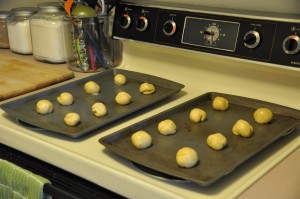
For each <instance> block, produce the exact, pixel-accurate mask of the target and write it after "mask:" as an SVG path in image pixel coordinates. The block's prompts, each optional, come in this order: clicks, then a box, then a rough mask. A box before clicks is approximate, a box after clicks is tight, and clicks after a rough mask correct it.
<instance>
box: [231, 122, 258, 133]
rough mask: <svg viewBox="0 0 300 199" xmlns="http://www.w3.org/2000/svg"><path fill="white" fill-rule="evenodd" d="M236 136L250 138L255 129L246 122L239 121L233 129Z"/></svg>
mask: <svg viewBox="0 0 300 199" xmlns="http://www.w3.org/2000/svg"><path fill="white" fill-rule="evenodd" d="M232 133H233V134H234V135H240V136H242V137H250V136H251V135H252V133H253V127H252V126H251V125H250V124H249V123H248V122H247V121H245V120H238V121H237V122H236V123H235V124H234V125H233V127H232Z"/></svg>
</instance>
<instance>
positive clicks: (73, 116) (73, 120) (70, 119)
mask: <svg viewBox="0 0 300 199" xmlns="http://www.w3.org/2000/svg"><path fill="white" fill-rule="evenodd" d="M79 121H80V116H79V114H78V113H74V112H70V113H67V114H66V115H65V118H64V122H65V123H66V125H68V126H76V125H77V124H78V123H79Z"/></svg>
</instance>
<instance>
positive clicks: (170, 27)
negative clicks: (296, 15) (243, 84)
mask: <svg viewBox="0 0 300 199" xmlns="http://www.w3.org/2000/svg"><path fill="white" fill-rule="evenodd" d="M240 16H241V15H239V16H238V17H236V16H226V15H224V14H222V13H220V14H207V13H201V12H197V13H195V12H187V11H179V10H169V9H162V8H154V7H143V6H136V5H126V4H121V5H118V6H117V8H116V13H115V20H114V26H113V36H114V37H115V38H120V39H130V40H137V41H143V42H148V43H154V44H159V45H165V46H172V47H176V48H183V49H189V50H194V51H200V52H206V53H212V54H219V55H224V56H231V57H236V58H242V59H249V60H255V61H260V62H266V63H272V64H279V65H284V66H292V67H300V58H299V54H300V53H299V51H300V38H299V36H298V35H299V34H300V20H299V22H295V21H297V20H286V19H285V20H283V19H282V20H278V21H276V20H271V18H266V17H259V16H253V17H252V18H251V17H249V16H247V17H245V16H241V17H240ZM260 18H261V19H260ZM290 21H293V22H290Z"/></svg>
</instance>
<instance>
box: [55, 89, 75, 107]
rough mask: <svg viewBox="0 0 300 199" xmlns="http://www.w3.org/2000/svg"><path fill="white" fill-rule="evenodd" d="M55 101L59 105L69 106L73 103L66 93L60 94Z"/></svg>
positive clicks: (71, 97)
mask: <svg viewBox="0 0 300 199" xmlns="http://www.w3.org/2000/svg"><path fill="white" fill-rule="evenodd" d="M56 99H57V101H58V103H60V104H61V105H71V104H73V101H74V99H73V95H72V94H71V93H67V92H63V93H61V94H60V95H59V96H58V97H57V98H56Z"/></svg>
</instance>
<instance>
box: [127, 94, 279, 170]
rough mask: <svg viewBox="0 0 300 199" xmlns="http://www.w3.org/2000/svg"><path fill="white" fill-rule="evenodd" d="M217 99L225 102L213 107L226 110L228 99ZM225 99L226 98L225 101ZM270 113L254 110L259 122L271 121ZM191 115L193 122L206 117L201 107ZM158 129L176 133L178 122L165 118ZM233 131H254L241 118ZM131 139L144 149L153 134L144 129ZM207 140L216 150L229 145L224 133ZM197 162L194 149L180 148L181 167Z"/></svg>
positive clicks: (191, 165)
mask: <svg viewBox="0 0 300 199" xmlns="http://www.w3.org/2000/svg"><path fill="white" fill-rule="evenodd" d="M215 99H218V100H222V101H223V103H220V101H219V102H218V103H213V107H214V104H215V105H216V104H217V105H218V106H217V107H219V108H220V107H221V109H217V110H222V111H224V110H227V109H228V100H226V99H225V98H222V97H221V98H215ZM223 99H225V101H224V100H223ZM220 104H221V105H220ZM224 107H225V109H224ZM270 115H271V119H272V115H273V114H272V112H271V111H270V110H269V109H266V108H260V109H257V110H256V111H255V112H254V118H255V120H258V121H257V122H258V123H263V122H266V123H268V122H270V121H271V119H270ZM189 116H190V120H191V121H192V122H203V121H204V120H205V119H206V113H205V111H203V110H202V109H199V108H195V109H193V110H191V112H190V115H189ZM266 116H267V119H266ZM258 118H259V119H258ZM262 118H263V119H262ZM262 121H263V122H262ZM158 131H159V133H161V134H163V135H172V134H175V133H176V124H175V123H174V122H173V121H172V120H170V119H166V120H163V121H161V122H159V124H158ZM232 133H233V134H234V135H240V136H242V137H250V136H251V135H252V133H253V127H252V126H251V125H250V124H249V123H248V122H247V121H245V120H242V119H240V120H238V121H237V122H236V123H235V124H234V125H233V128H232ZM131 141H132V144H133V146H135V147H136V148H137V149H144V148H147V147H150V146H151V145H152V137H151V135H149V134H148V133H147V132H146V131H143V130H140V131H137V132H135V133H134V134H132V136H131ZM206 142H207V144H208V146H209V147H211V148H212V149H214V150H222V149H223V148H224V147H225V146H226V145H227V139H226V137H225V136H224V135H223V134H222V133H214V134H211V135H209V136H208V137H207V140H206ZM197 162H198V154H197V152H196V151H195V150H194V149H192V148H190V147H183V148H181V149H179V150H178V151H177V153H176V163H177V165H178V166H180V167H184V168H191V167H194V166H195V165H196V164H197Z"/></svg>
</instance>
